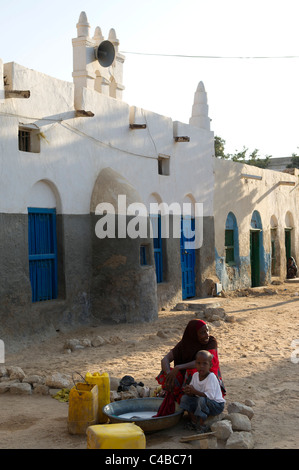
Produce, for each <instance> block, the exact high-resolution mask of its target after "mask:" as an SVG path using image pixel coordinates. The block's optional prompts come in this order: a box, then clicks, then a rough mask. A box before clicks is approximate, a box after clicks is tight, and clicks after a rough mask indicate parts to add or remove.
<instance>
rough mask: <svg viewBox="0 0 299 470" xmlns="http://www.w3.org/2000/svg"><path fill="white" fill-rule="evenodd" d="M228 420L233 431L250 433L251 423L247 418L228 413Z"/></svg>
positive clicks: (239, 414)
mask: <svg viewBox="0 0 299 470" xmlns="http://www.w3.org/2000/svg"><path fill="white" fill-rule="evenodd" d="M228 419H230V421H231V423H232V428H233V431H251V422H250V419H249V418H248V416H246V415H243V414H241V413H230V414H229V415H228Z"/></svg>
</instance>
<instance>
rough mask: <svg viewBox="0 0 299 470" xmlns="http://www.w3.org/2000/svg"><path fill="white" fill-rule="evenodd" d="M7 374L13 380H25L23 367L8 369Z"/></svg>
mask: <svg viewBox="0 0 299 470" xmlns="http://www.w3.org/2000/svg"><path fill="white" fill-rule="evenodd" d="M7 372H8V375H9V378H10V379H11V380H14V379H18V380H23V379H24V377H25V372H24V371H23V369H21V367H17V366H10V367H7Z"/></svg>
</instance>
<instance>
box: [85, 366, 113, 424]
mask: <svg viewBox="0 0 299 470" xmlns="http://www.w3.org/2000/svg"><path fill="white" fill-rule="evenodd" d="M85 381H86V382H87V383H89V384H95V385H97V386H98V423H99V424H104V423H107V421H108V419H109V418H108V416H106V415H105V414H104V413H103V411H102V408H103V406H105V405H108V403H110V379H109V374H108V373H107V372H103V374H100V373H99V372H94V373H91V372H87V374H86V375H85Z"/></svg>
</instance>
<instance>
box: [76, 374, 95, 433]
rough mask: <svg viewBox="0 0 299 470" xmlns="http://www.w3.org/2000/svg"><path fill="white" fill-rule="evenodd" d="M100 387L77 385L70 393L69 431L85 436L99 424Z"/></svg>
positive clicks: (85, 384)
mask: <svg viewBox="0 0 299 470" xmlns="http://www.w3.org/2000/svg"><path fill="white" fill-rule="evenodd" d="M98 406H99V400H98V387H97V385H96V384H89V383H80V382H78V383H76V384H75V386H74V387H73V388H71V390H70V393H69V409H68V431H69V433H70V434H85V433H86V430H87V428H88V427H89V426H92V425H95V424H97V422H98Z"/></svg>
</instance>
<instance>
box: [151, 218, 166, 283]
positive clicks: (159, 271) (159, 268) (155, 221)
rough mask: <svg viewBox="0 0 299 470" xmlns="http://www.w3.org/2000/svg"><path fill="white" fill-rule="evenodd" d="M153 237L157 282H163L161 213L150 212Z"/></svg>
mask: <svg viewBox="0 0 299 470" xmlns="http://www.w3.org/2000/svg"><path fill="white" fill-rule="evenodd" d="M150 217H151V222H152V226H153V237H154V257H155V265H156V277H157V283H160V282H163V254H162V236H161V215H160V214H157V215H154V214H151V215H150Z"/></svg>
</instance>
